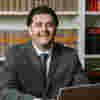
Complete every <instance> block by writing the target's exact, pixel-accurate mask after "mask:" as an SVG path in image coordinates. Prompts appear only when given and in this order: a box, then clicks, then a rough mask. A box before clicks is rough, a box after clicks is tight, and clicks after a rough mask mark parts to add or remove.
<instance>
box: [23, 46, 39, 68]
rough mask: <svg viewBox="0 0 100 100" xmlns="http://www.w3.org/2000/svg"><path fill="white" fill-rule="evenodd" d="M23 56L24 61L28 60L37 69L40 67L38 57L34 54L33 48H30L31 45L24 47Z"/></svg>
mask: <svg viewBox="0 0 100 100" xmlns="http://www.w3.org/2000/svg"><path fill="white" fill-rule="evenodd" d="M24 56H25V57H26V59H27V60H26V61H28V62H29V63H30V64H32V65H33V66H34V65H35V66H36V69H37V70H40V68H41V63H40V58H39V56H38V55H37V54H36V51H35V49H34V48H32V47H29V48H25V50H24Z"/></svg>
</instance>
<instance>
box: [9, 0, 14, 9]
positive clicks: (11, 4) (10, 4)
mask: <svg viewBox="0 0 100 100" xmlns="http://www.w3.org/2000/svg"><path fill="white" fill-rule="evenodd" d="M13 1H14V0H9V11H13Z"/></svg>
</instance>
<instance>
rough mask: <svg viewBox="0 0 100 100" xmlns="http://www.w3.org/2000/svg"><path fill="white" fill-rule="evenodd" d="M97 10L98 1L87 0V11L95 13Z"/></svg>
mask: <svg viewBox="0 0 100 100" xmlns="http://www.w3.org/2000/svg"><path fill="white" fill-rule="evenodd" d="M97 8H98V0H88V10H89V11H97Z"/></svg>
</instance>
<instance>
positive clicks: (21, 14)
mask: <svg viewBox="0 0 100 100" xmlns="http://www.w3.org/2000/svg"><path fill="white" fill-rule="evenodd" d="M28 13H29V11H22V12H21V11H20V12H18V11H0V15H18V16H23V15H28ZM56 14H57V15H59V16H60V15H79V12H78V11H56Z"/></svg>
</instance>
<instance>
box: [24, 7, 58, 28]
mask: <svg viewBox="0 0 100 100" xmlns="http://www.w3.org/2000/svg"><path fill="white" fill-rule="evenodd" d="M40 13H48V14H50V15H51V16H52V17H53V21H54V24H56V26H58V24H59V22H58V18H57V15H56V13H55V11H54V10H53V9H52V8H48V7H47V6H39V7H37V8H32V10H31V11H30V13H29V15H28V16H27V21H26V24H27V26H30V25H31V24H32V17H33V16H34V15H36V14H40Z"/></svg>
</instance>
